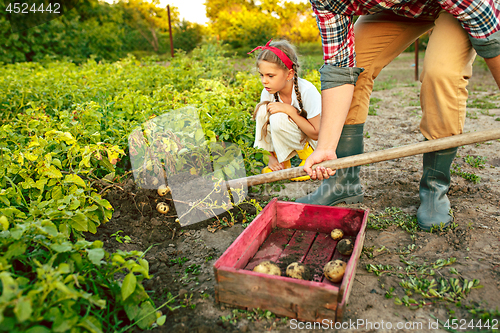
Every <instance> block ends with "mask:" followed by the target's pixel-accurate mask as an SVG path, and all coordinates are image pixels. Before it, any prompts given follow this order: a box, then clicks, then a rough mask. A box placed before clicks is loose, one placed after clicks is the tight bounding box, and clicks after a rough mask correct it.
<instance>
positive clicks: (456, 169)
mask: <svg viewBox="0 0 500 333" xmlns="http://www.w3.org/2000/svg"><path fill="white" fill-rule="evenodd" d="M450 173H451V174H452V175H457V176H460V177H462V178H463V179H466V180H468V181H470V182H473V183H474V184H479V183H480V182H481V177H479V176H478V175H476V174H474V173H470V172H466V171H463V170H462V168H461V167H460V166H459V165H458V164H456V163H453V165H452V166H451V169H450Z"/></svg>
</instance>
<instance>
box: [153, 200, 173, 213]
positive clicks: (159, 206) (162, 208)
mask: <svg viewBox="0 0 500 333" xmlns="http://www.w3.org/2000/svg"><path fill="white" fill-rule="evenodd" d="M156 210H157V211H158V213H160V214H167V213H168V211H169V210H170V207H168V205H167V204H166V203H165V202H158V204H157V205H156Z"/></svg>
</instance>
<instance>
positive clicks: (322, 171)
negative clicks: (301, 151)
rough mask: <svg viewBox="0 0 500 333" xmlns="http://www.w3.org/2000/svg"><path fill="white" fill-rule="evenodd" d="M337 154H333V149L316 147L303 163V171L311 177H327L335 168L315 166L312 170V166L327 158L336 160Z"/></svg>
mask: <svg viewBox="0 0 500 333" xmlns="http://www.w3.org/2000/svg"><path fill="white" fill-rule="evenodd" d="M336 159H337V154H335V151H334V150H319V149H316V150H315V151H314V152H313V153H312V154H311V155H310V156H309V157H308V158H307V160H306V163H305V164H304V171H305V172H307V174H308V175H309V176H310V177H311V179H313V180H315V179H319V180H323V179H328V178H330V176H333V175H334V174H335V172H336V171H335V170H332V169H330V168H325V167H317V168H316V169H315V170H314V171H313V170H312V166H313V165H314V164H317V163H321V162H323V161H328V160H336Z"/></svg>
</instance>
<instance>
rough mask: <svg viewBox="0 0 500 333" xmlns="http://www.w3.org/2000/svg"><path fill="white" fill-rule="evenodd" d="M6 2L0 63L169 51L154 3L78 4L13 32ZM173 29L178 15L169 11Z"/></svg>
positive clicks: (164, 23)
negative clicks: (31, 25) (47, 20)
mask: <svg viewBox="0 0 500 333" xmlns="http://www.w3.org/2000/svg"><path fill="white" fill-rule="evenodd" d="M6 14H7V13H6V11H5V4H3V3H0V62H4V63H15V62H24V61H44V62H46V61H51V60H54V59H59V60H65V59H68V60H69V61H72V62H74V63H78V64H80V63H84V62H85V61H86V60H87V59H89V58H93V59H95V60H96V61H97V62H99V61H104V60H107V61H117V60H118V59H120V58H123V57H125V56H126V55H127V53H131V52H135V51H139V50H140V51H146V52H151V53H153V52H156V53H158V54H164V53H166V52H167V51H169V50H170V40H169V34H168V20H167V14H166V9H165V8H161V7H159V3H158V2H155V3H151V2H143V1H126V2H125V1H119V2H117V3H115V4H109V3H106V2H101V1H97V0H85V1H78V3H77V6H76V7H75V8H74V9H73V10H70V11H68V12H66V13H65V14H64V15H62V16H60V17H59V18H57V19H54V20H51V21H49V22H47V23H44V24H41V25H38V26H35V27H33V28H30V29H27V30H24V31H21V32H16V33H12V32H11V30H10V22H9V21H8V20H7V16H6ZM171 16H172V26H173V27H176V25H177V23H178V21H179V20H178V12H177V9H176V8H175V7H172V8H171Z"/></svg>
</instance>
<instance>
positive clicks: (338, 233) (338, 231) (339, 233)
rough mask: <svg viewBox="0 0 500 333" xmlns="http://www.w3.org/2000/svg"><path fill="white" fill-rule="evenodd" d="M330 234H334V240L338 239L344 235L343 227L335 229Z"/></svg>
mask: <svg viewBox="0 0 500 333" xmlns="http://www.w3.org/2000/svg"><path fill="white" fill-rule="evenodd" d="M330 236H332V239H333V240H336V241H338V240H341V239H342V238H343V237H344V232H343V231H342V230H341V229H333V230H332V232H331V233H330Z"/></svg>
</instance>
